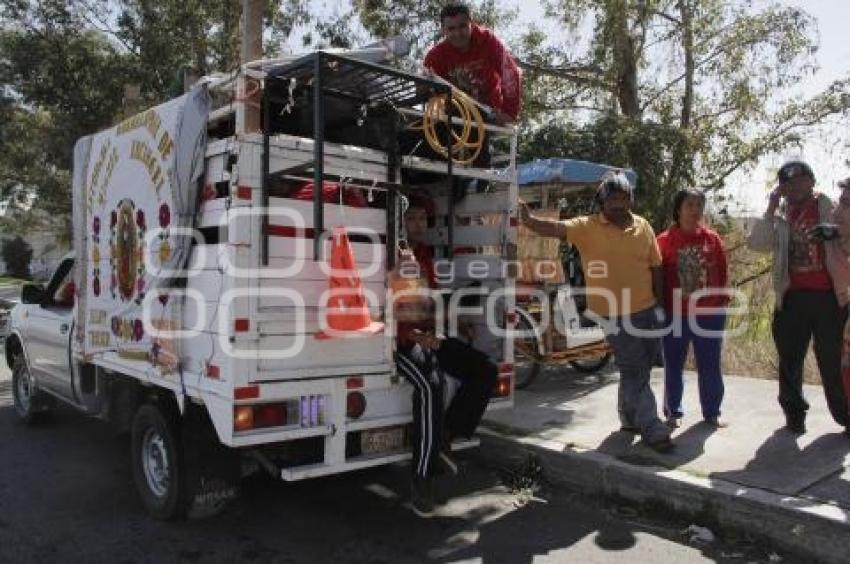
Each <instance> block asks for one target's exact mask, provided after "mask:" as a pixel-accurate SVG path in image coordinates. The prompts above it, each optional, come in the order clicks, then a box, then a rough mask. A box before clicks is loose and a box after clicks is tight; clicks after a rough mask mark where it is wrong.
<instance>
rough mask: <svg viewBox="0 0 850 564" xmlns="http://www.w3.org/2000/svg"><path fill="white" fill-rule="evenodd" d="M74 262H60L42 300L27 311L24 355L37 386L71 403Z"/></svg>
mask: <svg viewBox="0 0 850 564" xmlns="http://www.w3.org/2000/svg"><path fill="white" fill-rule="evenodd" d="M73 267H74V259H73V258H66V259H65V260H63V261H62V262H61V263H60V264H59V267H58V268H57V269H56V272H54V273H53V277H52V278H51V279H50V282H49V283H48V285H47V289H46V292H45V295H46V296H45V300H44V302H43V303H41V304H40V305H37V306H33V307H32V308H31V309H30V311H29V319H28V323H27V325H28V331H27V336H26V339H27V353H28V355H29V359H30V365H31V367H32V370H33V371H34V372H36V374H37V378H38V381H39V384H40V385H42V386H44V387H46V388H49V389H51V390H52V391H53V392H55V393H57V394H59V395H61V396H62V397H65V398H68V399H71V397H72V396H71V372H70V364H69V362H70V356H69V352H70V350H69V344H70V335H71V324H72V323H73V314H72V312H73V307H74V299H75V295H74V294H75V291H74V290H75V289H74V287H73V284H74V282H73V280H74V278H73V274H72V272H73Z"/></svg>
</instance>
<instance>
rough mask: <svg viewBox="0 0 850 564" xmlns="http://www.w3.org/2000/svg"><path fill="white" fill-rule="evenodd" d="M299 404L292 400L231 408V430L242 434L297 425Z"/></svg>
mask: <svg viewBox="0 0 850 564" xmlns="http://www.w3.org/2000/svg"><path fill="white" fill-rule="evenodd" d="M299 403H300V402H299V400H297V399H294V400H289V401H285V402H280V403H256V404H249V405H237V406H235V407H234V408H233V430H234V431H236V432H244V431H252V430H255V429H269V428H271V427H287V426H290V425H298V424H299V423H300V418H299V413H298V411H299ZM318 418H319V415H318V414H317V419H318ZM308 419H309V418H308ZM317 423H318V422H317Z"/></svg>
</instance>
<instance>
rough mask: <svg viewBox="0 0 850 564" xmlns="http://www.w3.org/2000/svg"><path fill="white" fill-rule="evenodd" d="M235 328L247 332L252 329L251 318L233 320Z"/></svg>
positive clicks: (239, 331) (240, 331) (237, 330)
mask: <svg viewBox="0 0 850 564" xmlns="http://www.w3.org/2000/svg"><path fill="white" fill-rule="evenodd" d="M233 330H234V331H236V332H237V333H246V332H248V331H250V330H251V320H250V319H237V320H235V321H234V322H233Z"/></svg>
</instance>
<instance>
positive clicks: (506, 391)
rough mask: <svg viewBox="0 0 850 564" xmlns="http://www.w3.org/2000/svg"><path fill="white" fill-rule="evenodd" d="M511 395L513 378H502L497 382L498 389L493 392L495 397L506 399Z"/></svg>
mask: <svg viewBox="0 0 850 564" xmlns="http://www.w3.org/2000/svg"><path fill="white" fill-rule="evenodd" d="M510 395H511V377H510V376H500V377H499V380H498V381H497V382H496V389H495V390H493V397H497V398H506V397H509V396H510Z"/></svg>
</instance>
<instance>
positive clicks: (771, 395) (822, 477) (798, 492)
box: [482, 368, 850, 562]
mask: <svg viewBox="0 0 850 564" xmlns="http://www.w3.org/2000/svg"><path fill="white" fill-rule="evenodd" d="M617 378H618V376H617V374H616V373H605V374H600V375H593V376H586V375H581V374H577V373H575V372H573V371H572V370H570V369H568V368H549V369H547V370H546V371H545V372H544V373H543V374H542V375H541V377H540V378H539V379H538V381H537V382H535V384H533V385H532V386H531V388H530V389H529V390H528V391H520V392H518V393H517V398H516V407H515V409H513V410H505V411H496V412H492V413H489V414H488V415H487V417H486V418H485V422H484V423H483V425H482V427H483V429H482V432H483V435H484V441H483V443H484V444H483V449H482V455H483V456H486V457H493V458H496V459H499V461H500V462H502V463H510V462H513V463H515V462H517V461H518V460H519V459H520V458H522V457H524V456H527V452H528V451H532V452H534V453H535V454H537V455H538V456H539V457H540V459H541V462H542V463H543V467H544V472H545V473H546V475H547V477H548V478H549V479H550V480H552V481H555V482H561V483H564V484H566V485H569V486H571V487H578V488H581V489H583V490H585V491H596V492H599V493H604V494H607V495H614V496H618V497H622V498H626V499H630V500H632V501H635V502H640V503H652V504H661V505H664V506H667V507H670V508H672V509H674V510H676V511H680V512H685V513H689V514H692V515H693V516H695V517H696V518H699V519H701V520H702V521H705V522H708V523H712V524H714V525H720V526H725V527H734V528H737V529H742V530H745V531H748V532H751V533H753V534H756V535H759V536H762V537H764V538H766V539H769V540H770V541H771V542H772V543H774V545H775V546H777V547H779V548H783V549H786V550H791V551H794V552H796V553H800V554H805V555H809V556H812V557H816V558H818V559H821V560H825V561H836V562H838V561H842V562H847V561H848V559H850V470H848V453H850V438H848V437H846V436H845V435H844V434H843V429H842V428H841V427H839V426H838V425H836V424H835V423H834V422H833V421H832V419H831V417H830V416H829V412H828V410H827V408H826V402H825V400H824V397H823V391H822V390H821V388H820V387H818V386H807V387H806V396H807V399H808V401H809V402H810V404H811V410H810V411H809V417H808V418H807V420H806V425H807V427H808V432H807V433H806V434H805V435H803V436H800V437H798V436H795V435H792V434H790V433H788V432H787V431H785V430H783V429H782V426H783V425H784V417H783V415H782V411H781V410H780V408H779V405H778V404H777V402H776V395H777V384H776V382H775V381H770V380H757V379H750V378H737V377H727V378H726V379H725V383H726V396H725V399H724V403H723V417H722V419H723V420H725V421H726V422H728V423H729V427H728V428H723V429H714V428H712V427H710V426H708V425H705V424H704V423H702V416H701V414H700V409H699V400H698V390H697V385H696V376H695V375H693V374H689V375H688V379H687V385H686V390H685V410H686V415H685V419H684V422H683V423H684V424H683V426H682V428H680V429H678V430H677V431H676V433H675V434H674V437H673V438H674V442H675V443H676V450H675V452H673V453H671V454H666V455H660V454H657V453H655V452H654V451H652V450H650V449H648V448H646V447H645V446H644V445H642V444H641V443H640V441H639V438H638V437H634V436H633V435H631V434H628V433H623V432H620V431H619V427H620V424H619V420H618V418H617V410H616V406H617ZM653 389H654V390H655V393H656V398H657V399H658V400H659V401H660V400H661V397H662V393H663V392H662V389H663V387H662V372H661V371H660V370H658V371H656V373H655V374H654V377H653ZM659 408H660V407H659Z"/></svg>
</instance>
